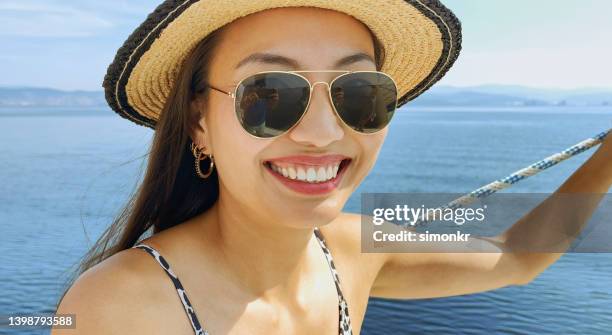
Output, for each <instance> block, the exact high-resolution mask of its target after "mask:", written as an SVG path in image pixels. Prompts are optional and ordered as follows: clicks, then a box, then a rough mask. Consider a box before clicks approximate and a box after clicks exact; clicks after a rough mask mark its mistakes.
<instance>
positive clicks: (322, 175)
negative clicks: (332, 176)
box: [317, 167, 327, 182]
mask: <svg viewBox="0 0 612 335" xmlns="http://www.w3.org/2000/svg"><path fill="white" fill-rule="evenodd" d="M326 180H327V172H325V168H324V167H320V168H319V170H317V181H318V182H323V181H326Z"/></svg>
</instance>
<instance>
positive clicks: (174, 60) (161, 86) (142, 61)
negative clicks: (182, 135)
mask: <svg viewBox="0 0 612 335" xmlns="http://www.w3.org/2000/svg"><path fill="white" fill-rule="evenodd" d="M300 6H309V7H318V8H324V9H331V10H336V11H339V12H342V13H346V14H349V15H351V16H353V17H355V18H356V19H358V20H360V21H361V22H363V23H364V24H365V25H366V26H368V27H369V28H370V30H371V31H372V32H373V33H374V35H376V37H377V38H378V40H379V41H380V42H381V44H382V46H383V48H384V52H385V61H384V64H383V66H382V68H381V69H380V70H381V71H383V72H386V73H388V74H390V75H391V76H392V77H393V78H394V79H395V81H396V82H397V86H398V89H399V92H398V93H399V94H398V96H399V97H400V98H399V101H398V107H399V106H402V105H403V104H405V103H407V102H408V101H410V100H412V99H414V98H416V97H417V96H419V95H420V94H421V93H423V92H424V91H425V90H427V89H428V88H429V87H431V85H433V84H434V83H436V82H437V81H438V80H440V78H442V76H444V74H445V73H446V72H447V71H448V69H449V68H450V67H451V66H452V65H453V63H454V62H455V60H456V59H457V57H458V56H459V51H460V49H461V24H460V22H459V20H458V19H457V18H456V17H455V15H454V14H453V13H452V12H451V11H450V10H449V9H447V8H446V7H444V5H442V4H441V3H440V2H439V1H438V0H199V1H198V0H166V1H164V2H163V3H162V4H161V5H159V6H158V7H157V8H156V9H155V11H154V12H152V13H151V14H149V16H148V17H147V19H146V20H145V21H144V22H143V23H142V24H141V25H140V26H139V27H138V28H137V29H136V30H135V31H134V32H133V33H132V34H131V35H130V37H129V38H128V39H127V40H126V41H125V43H124V44H123V46H122V47H121V48H120V49H119V50H118V52H117V54H116V56H115V59H114V61H113V63H112V64H111V65H110V66H109V67H108V72H107V74H106V76H105V78H104V83H103V86H104V89H105V93H106V100H107V101H108V103H109V105H110V106H111V108H112V109H113V110H114V111H116V112H117V113H118V114H119V115H121V116H122V117H124V118H127V119H129V120H131V121H133V122H135V123H137V124H140V125H144V126H148V127H151V128H155V124H156V122H157V120H158V118H159V115H160V112H161V111H162V109H163V106H164V103H165V101H166V99H167V97H168V96H169V94H170V92H171V90H172V88H173V85H174V83H175V81H176V79H177V77H178V72H179V70H180V66H181V64H182V62H183V60H184V59H185V57H186V56H187V55H188V54H189V53H190V52H191V51H192V50H193V49H194V48H195V46H196V45H197V44H198V42H200V41H201V40H202V39H203V38H204V37H206V36H207V35H208V34H209V33H211V32H213V31H214V30H216V29H218V28H220V27H222V26H224V25H226V24H228V23H230V22H232V21H233V20H235V19H237V18H240V17H243V16H246V15H249V14H252V13H255V12H258V11H262V10H265V9H269V8H277V7H300Z"/></svg>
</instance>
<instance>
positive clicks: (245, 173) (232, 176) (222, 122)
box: [209, 99, 267, 187]
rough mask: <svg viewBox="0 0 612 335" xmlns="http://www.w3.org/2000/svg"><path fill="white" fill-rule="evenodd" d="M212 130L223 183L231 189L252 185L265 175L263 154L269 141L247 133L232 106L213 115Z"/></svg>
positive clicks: (226, 104) (212, 138)
mask: <svg viewBox="0 0 612 335" xmlns="http://www.w3.org/2000/svg"><path fill="white" fill-rule="evenodd" d="M229 100H230V101H231V99H229ZM209 129H210V133H211V143H212V150H213V155H214V157H215V163H216V165H217V169H218V170H217V172H218V173H219V177H220V178H221V179H222V181H223V183H224V184H226V185H228V187H229V186H230V185H234V184H236V185H238V186H240V187H244V185H249V184H250V183H251V181H252V180H254V179H256V178H257V175H256V174H261V172H262V170H261V168H260V166H259V165H261V164H260V162H259V161H260V156H261V155H260V152H262V151H263V149H264V148H265V146H266V145H267V144H266V141H263V140H259V139H257V138H254V137H253V136H251V135H249V134H248V133H246V132H245V131H244V129H243V128H242V126H241V125H240V123H238V120H237V119H236V116H235V115H234V108H233V106H232V105H231V103H224V104H222V105H221V104H220V105H217V107H216V108H215V109H214V112H212V113H211V117H210V127H209Z"/></svg>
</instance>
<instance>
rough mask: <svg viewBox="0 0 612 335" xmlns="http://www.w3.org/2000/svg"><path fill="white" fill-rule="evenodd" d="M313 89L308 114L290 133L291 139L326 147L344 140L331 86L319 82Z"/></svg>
mask: <svg viewBox="0 0 612 335" xmlns="http://www.w3.org/2000/svg"><path fill="white" fill-rule="evenodd" d="M318 84H323V85H318ZM317 86H319V87H317ZM312 87H313V89H312V93H311V97H310V104H309V106H308V109H307V110H306V112H305V113H306V114H305V115H304V116H303V117H302V120H300V122H299V123H298V124H297V125H296V126H295V127H294V128H293V129H292V130H291V131H290V132H289V137H290V138H291V139H292V140H293V141H296V142H299V143H302V144H305V145H310V146H317V147H325V146H327V145H329V144H330V143H332V142H334V141H338V140H340V139H342V137H343V136H344V130H343V128H342V124H341V123H340V120H338V118H337V117H336V113H335V112H334V110H333V106H332V105H331V104H332V102H331V100H330V98H329V84H328V83H326V82H321V81H319V82H316V83H314V84H313V85H312ZM317 88H318V89H317Z"/></svg>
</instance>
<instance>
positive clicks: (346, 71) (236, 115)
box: [207, 70, 399, 139]
mask: <svg viewBox="0 0 612 335" xmlns="http://www.w3.org/2000/svg"><path fill="white" fill-rule="evenodd" d="M270 73H284V74H291V75H295V76H297V77H300V78H302V79H304V80H305V81H306V82H307V83H308V85H309V87H310V92H309V95H308V103H307V104H306V107H305V108H304V112H302V115H301V116H300V118H299V119H298V120H297V121H296V122H295V123H294V124H293V125H292V126H291V127H289V128H288V129H287V130H285V131H283V132H282V133H281V134H278V135H275V136H270V137H261V136H256V135H253V134H251V133H250V132H248V131H247V130H246V129H244V126H243V125H242V121H240V119H239V118H238V110H237V107H236V103H237V102H236V97H237V95H238V87H240V85H241V84H242V83H243V82H244V81H245V80H247V79H249V78H251V77H253V76H257V75H260V74H270ZM300 73H342V74H340V75H338V76H336V77H334V78H333V79H332V80H331V81H330V82H329V83H328V82H326V81H317V82H314V83H311V82H310V80H309V79H308V78H306V77H305V76H303V75H301V74H300ZM355 73H375V74H382V75H384V76H386V77H388V78H389V79H391V82H393V86H394V87H395V106H393V113H395V112H397V103H398V99H397V96H398V94H399V92H398V88H397V83H396V82H395V79H393V77H391V76H390V75H389V74H387V73H385V72H382V71H348V70H303V71H261V72H257V73H253V74H250V75H248V76H246V77H244V78H242V79H241V80H240V81H239V82H238V83H237V84H236V85H235V88H234V90H233V91H225V90H222V89H219V88H217V87H214V86H213V85H210V84H207V87H209V88H211V89H213V90H215V91H218V92H221V93H223V94H225V95H228V96H229V97H231V98H232V99H234V115H235V117H236V120H237V121H238V123H240V125H241V126H242V128H243V129H244V131H245V132H246V133H247V134H249V135H251V136H253V137H255V138H258V139H273V138H277V137H280V136H282V135H285V134H287V133H288V132H290V131H291V130H292V129H293V128H294V127H295V126H297V125H298V124H300V122H301V121H302V119H303V118H304V115H306V113H307V112H308V108H309V107H310V102H311V101H312V93H313V92H314V87H315V86H316V85H317V84H325V86H327V96H328V98H329V102H330V104H331V106H332V109H333V110H334V114H336V117H337V118H338V119H339V120H340V122H342V124H343V125H344V126H346V127H347V128H349V129H350V130H351V131H353V132H355V133H357V134H360V135H374V134H377V133H379V132H380V131H382V130H384V129H385V128H387V127H388V126H389V123H390V122H388V123H387V124H386V125H385V126H384V127H382V128H380V129H379V130H377V131H374V132H371V133H365V132H361V131H358V130H355V129H353V127H351V126H350V125H349V124H347V123H346V122H345V121H344V120H343V119H342V117H341V116H340V114H339V113H338V110H337V109H336V106H335V105H334V100H333V98H332V96H331V87H332V86H333V84H334V82H335V81H336V80H338V78H342V77H344V76H347V75H349V74H355ZM233 86H234V85H233Z"/></svg>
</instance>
